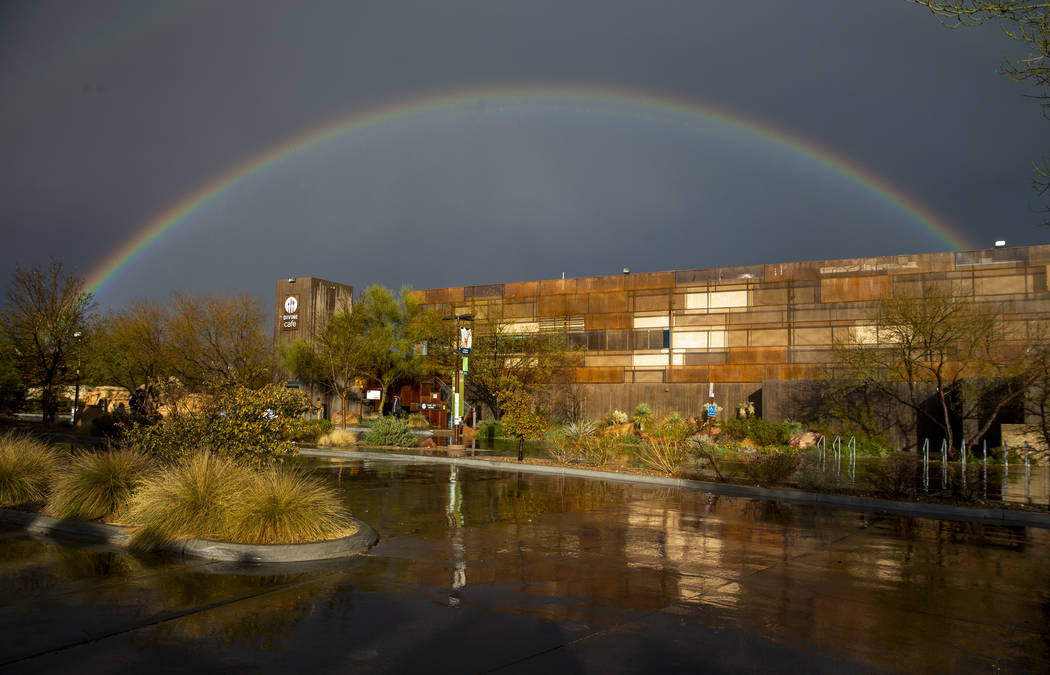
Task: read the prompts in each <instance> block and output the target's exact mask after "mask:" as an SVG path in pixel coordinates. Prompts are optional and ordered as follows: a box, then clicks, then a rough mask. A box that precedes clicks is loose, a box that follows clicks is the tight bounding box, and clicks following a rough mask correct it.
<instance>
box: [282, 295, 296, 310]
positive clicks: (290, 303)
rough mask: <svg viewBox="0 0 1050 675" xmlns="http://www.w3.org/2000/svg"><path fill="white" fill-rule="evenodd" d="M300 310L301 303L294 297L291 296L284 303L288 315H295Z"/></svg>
mask: <svg viewBox="0 0 1050 675" xmlns="http://www.w3.org/2000/svg"><path fill="white" fill-rule="evenodd" d="M297 309H299V301H298V300H296V299H295V296H294V295H289V296H288V299H287V300H285V301H284V311H285V313H286V314H295V310H297Z"/></svg>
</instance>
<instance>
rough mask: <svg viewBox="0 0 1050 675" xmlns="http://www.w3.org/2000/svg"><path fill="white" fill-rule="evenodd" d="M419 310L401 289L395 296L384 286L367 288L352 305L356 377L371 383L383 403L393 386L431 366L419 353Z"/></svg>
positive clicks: (412, 296)
mask: <svg viewBox="0 0 1050 675" xmlns="http://www.w3.org/2000/svg"><path fill="white" fill-rule="evenodd" d="M420 316H421V307H420V303H419V301H418V300H417V299H416V297H415V296H414V295H413V294H412V293H411V292H410V291H409V290H408V289H402V291H401V294H400V295H395V294H394V293H393V292H392V291H391V290H390V289H388V288H386V287H385V286H369V287H368V288H366V289H365V291H364V293H362V294H361V296H360V297H359V298H358V299H357V301H356V302H355V303H354V309H353V312H352V313H351V318H352V321H351V323H352V326H353V328H354V335H355V340H356V341H357V344H358V345H359V346H360V354H361V356H360V361H361V364H362V365H361V368H360V375H361V376H362V377H364V378H365V379H367V380H370V381H372V382H374V383H375V384H376V385H377V386H378V388H379V389H380V391H382V395H381V396H382V398H381V399H380V402H379V403H380V405H381V406H382V404H383V403H384V402H385V401H386V397H387V395H388V394H389V393H390V389H391V388H392V387H393V385H394V384H396V383H397V382H399V381H401V380H406V379H415V378H419V377H423V376H425V375H427V374H429V372H430V370H431V368H432V363H431V361H430V360H429V359H427V358H425V357H424V356H423V355H422V354H421V353H420V350H419V346H418V345H419V341H420V338H421V333H420V331H419V328H418V319H419V318H420Z"/></svg>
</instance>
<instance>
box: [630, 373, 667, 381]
mask: <svg viewBox="0 0 1050 675" xmlns="http://www.w3.org/2000/svg"><path fill="white" fill-rule="evenodd" d="M627 377H629V378H630V379H631V380H632V381H634V382H663V381H664V371H662V370H633V371H630V372H628V373H627Z"/></svg>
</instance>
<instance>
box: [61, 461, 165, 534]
mask: <svg viewBox="0 0 1050 675" xmlns="http://www.w3.org/2000/svg"><path fill="white" fill-rule="evenodd" d="M152 468H153V466H152V462H151V461H150V458H149V456H148V455H146V454H145V453H143V452H140V451H138V450H133V449H130V448H127V449H122V450H109V451H106V452H103V453H101V454H94V453H83V454H79V455H75V456H74V457H73V460H72V462H70V464H69V466H68V467H67V468H65V469H63V470H61V471H59V472H58V474H56V476H55V482H54V487H53V488H52V491H51V497H50V499H49V500H48V503H47V509H46V510H47V511H48V512H49V513H52V514H54V515H56V516H58V517H59V518H78V519H81V520H94V519H96V518H102V519H112V518H113V517H115V516H119V515H121V514H123V513H124V512H125V511H126V510H127V507H128V503H129V502H130V500H131V495H132V493H133V492H134V491H135V489H136V488H138V486H139V485H140V484H141V483H142V481H143V480H144V479H145V478H146V476H147V475H148V473H149V472H150V470H151V469H152Z"/></svg>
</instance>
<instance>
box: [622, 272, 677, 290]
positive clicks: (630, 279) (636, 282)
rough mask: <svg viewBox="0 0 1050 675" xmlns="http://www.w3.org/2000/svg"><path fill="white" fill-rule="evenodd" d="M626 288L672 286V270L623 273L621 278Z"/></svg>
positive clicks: (645, 288) (650, 288)
mask: <svg viewBox="0 0 1050 675" xmlns="http://www.w3.org/2000/svg"><path fill="white" fill-rule="evenodd" d="M623 285H624V288H625V289H627V290H636V291H641V290H652V289H656V288H666V289H671V288H674V272H645V273H643V274H625V275H624V280H623Z"/></svg>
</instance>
